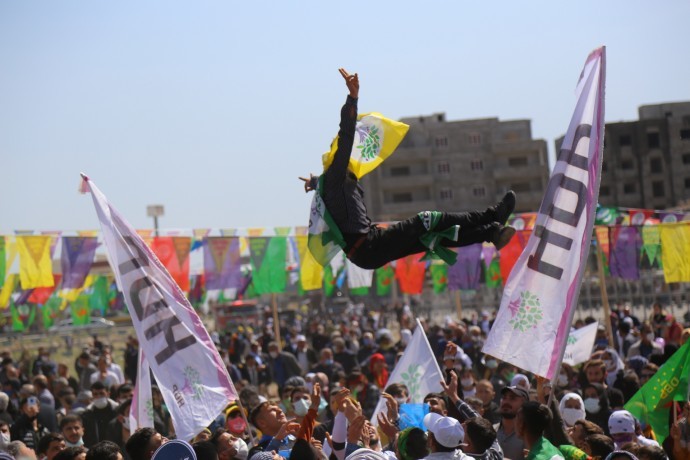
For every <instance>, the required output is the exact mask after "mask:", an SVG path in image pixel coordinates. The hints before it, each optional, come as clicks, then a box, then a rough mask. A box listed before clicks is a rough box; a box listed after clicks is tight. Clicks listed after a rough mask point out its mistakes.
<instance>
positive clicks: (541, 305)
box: [482, 47, 606, 379]
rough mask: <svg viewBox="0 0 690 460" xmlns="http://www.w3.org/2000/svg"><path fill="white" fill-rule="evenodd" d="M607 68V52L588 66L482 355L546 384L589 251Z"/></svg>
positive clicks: (599, 53)
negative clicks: (548, 177) (497, 360)
mask: <svg viewBox="0 0 690 460" xmlns="http://www.w3.org/2000/svg"><path fill="white" fill-rule="evenodd" d="M605 68H606V59H605V49H604V48H603V47H602V48H599V49H596V50H594V51H593V52H592V53H591V54H590V55H589V57H588V58H587V61H586V62H585V67H584V69H583V70H582V74H581V75H580V80H579V82H578V84H577V90H576V94H577V104H576V106H575V112H574V113H573V117H572V118H571V120H570V126H569V127H568V131H567V132H566V135H565V138H564V139H563V144H562V145H561V149H560V152H559V153H558V159H557V161H556V165H555V167H554V169H553V172H552V173H551V178H550V179H549V183H548V185H547V188H546V194H545V195H544V199H543V200H542V202H541V206H540V208H539V213H538V214H537V220H536V225H535V227H534V231H533V232H532V235H531V236H530V238H529V241H528V242H527V246H526V247H525V249H524V251H523V252H522V254H521V255H520V258H519V259H518V260H517V262H516V263H515V266H514V267H513V270H512V271H511V272H510V276H508V280H507V282H506V285H505V288H504V289H503V298H502V300H501V307H500V309H499V311H498V315H497V317H496V321H495V322H494V325H493V327H492V328H491V331H490V332H489V336H488V337H487V339H486V343H485V345H484V348H483V349H482V351H483V352H484V353H486V354H488V355H491V356H494V357H496V358H498V359H500V360H501V361H506V362H508V363H510V364H513V365H515V366H517V367H519V368H521V369H525V370H527V371H530V372H532V373H534V374H536V375H540V376H542V377H546V378H548V379H552V378H553V377H554V374H555V372H556V369H557V368H558V366H559V365H560V361H561V359H562V357H563V352H564V351H565V344H566V340H567V338H568V332H569V331H570V325H571V324H572V319H573V315H574V314H575V308H576V307H577V300H578V296H579V293H580V285H581V284H582V275H583V273H584V269H585V266H586V263H587V256H588V254H589V247H590V245H591V243H590V241H591V238H592V227H593V225H594V215H595V212H596V206H597V197H598V195H599V182H600V179H601V162H602V156H603V149H604V81H605ZM518 199H519V197H518Z"/></svg>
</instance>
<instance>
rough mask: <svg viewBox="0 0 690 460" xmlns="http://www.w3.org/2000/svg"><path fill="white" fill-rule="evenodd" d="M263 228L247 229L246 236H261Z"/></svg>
mask: <svg viewBox="0 0 690 460" xmlns="http://www.w3.org/2000/svg"><path fill="white" fill-rule="evenodd" d="M264 230H265V229H264V228H250V229H247V234H248V235H249V236H251V237H255V236H261V235H263V234H264Z"/></svg>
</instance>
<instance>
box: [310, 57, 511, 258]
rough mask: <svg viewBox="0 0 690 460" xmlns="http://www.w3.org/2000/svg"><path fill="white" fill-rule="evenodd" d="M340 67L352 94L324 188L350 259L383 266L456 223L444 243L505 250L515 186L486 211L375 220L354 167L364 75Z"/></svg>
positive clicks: (313, 186) (315, 181)
mask: <svg viewBox="0 0 690 460" xmlns="http://www.w3.org/2000/svg"><path fill="white" fill-rule="evenodd" d="M339 70H340V74H341V75H342V76H343V78H344V79H345V83H346V84H347V89H348V90H349V92H350V94H349V95H348V96H347V100H346V102H345V105H344V106H343V108H342V109H341V111H340V130H339V131H338V144H337V150H336V152H335V156H334V158H333V162H332V163H331V165H330V167H328V169H326V171H325V172H324V173H323V177H322V184H321V188H320V190H319V191H320V193H321V198H322V199H323V202H324V204H325V206H326V209H327V210H328V212H329V213H330V215H331V217H332V219H333V222H334V223H335V224H336V225H337V227H338V229H339V230H340V233H342V236H343V240H344V243H343V244H342V246H343V248H342V249H343V251H344V252H345V254H346V256H347V258H348V259H349V260H350V261H351V262H352V263H354V264H355V265H357V266H359V267H361V268H365V269H374V268H379V267H381V266H383V265H385V264H386V263H388V262H390V261H393V260H397V259H400V258H403V257H406V256H408V255H410V254H417V253H420V252H425V251H427V250H428V249H433V248H431V247H430V246H429V245H428V244H427V245H425V244H424V243H423V242H422V239H423V238H424V236H425V235H429V234H431V233H435V234H439V233H440V232H443V231H444V230H447V229H449V228H450V227H453V226H459V231H458V233H457V241H453V240H452V239H447V238H442V239H440V240H439V241H440V244H441V245H442V246H445V247H458V246H467V245H470V244H474V243H481V242H483V241H489V242H491V243H493V244H494V246H496V249H501V248H503V247H504V246H505V245H506V244H508V242H509V241H510V239H511V238H512V237H513V235H514V234H515V229H514V228H513V227H510V226H506V225H505V224H506V221H507V220H508V217H509V216H510V214H511V213H512V212H513V209H514V208H515V193H514V192H513V191H512V190H511V191H509V192H508V193H506V194H505V196H504V197H503V199H502V200H501V201H500V202H498V203H497V204H496V205H495V206H492V207H490V208H488V209H486V210H485V211H483V212H481V211H470V212H460V213H458V212H440V211H424V212H420V213H419V214H418V215H416V216H414V217H412V218H410V219H407V220H404V221H401V222H398V223H396V224H394V225H391V226H389V227H387V228H379V227H378V226H376V225H375V224H372V223H371V220H370V219H369V216H368V215H367V208H366V206H365V204H364V190H363V189H362V186H361V185H360V184H359V181H358V180H357V177H356V176H355V175H354V174H353V173H352V172H351V171H349V170H348V164H349V162H350V155H351V153H352V146H353V144H354V137H355V126H356V123H357V98H358V97H359V77H358V75H357V74H354V75H350V74H348V73H347V72H346V71H345V69H339ZM300 179H301V180H303V181H304V191H305V192H310V191H312V190H316V189H317V187H318V182H319V177H317V176H314V175H310V177H309V178H304V177H300ZM317 193H318V192H317Z"/></svg>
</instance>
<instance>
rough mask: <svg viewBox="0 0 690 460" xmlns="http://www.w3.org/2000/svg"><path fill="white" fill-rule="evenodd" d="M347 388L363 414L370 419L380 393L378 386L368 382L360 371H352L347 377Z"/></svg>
mask: <svg viewBox="0 0 690 460" xmlns="http://www.w3.org/2000/svg"><path fill="white" fill-rule="evenodd" d="M347 388H349V389H350V391H351V392H352V397H354V398H355V399H356V400H357V402H358V403H359V404H360V405H361V407H362V413H363V414H364V416H365V417H366V418H367V419H371V417H372V415H373V414H374V411H375V410H376V405H377V404H378V402H379V396H380V395H381V392H380V390H379V387H378V386H376V385H374V384H373V383H370V382H369V380H368V379H367V377H366V376H365V375H364V374H362V373H361V372H360V371H354V372H353V373H352V374H350V375H349V376H348V378H347Z"/></svg>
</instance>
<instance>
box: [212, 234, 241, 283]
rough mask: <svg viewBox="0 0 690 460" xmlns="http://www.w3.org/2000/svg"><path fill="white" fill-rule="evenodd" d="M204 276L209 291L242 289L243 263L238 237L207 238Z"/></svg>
mask: <svg viewBox="0 0 690 460" xmlns="http://www.w3.org/2000/svg"><path fill="white" fill-rule="evenodd" d="M204 276H205V277H206V289H207V290H214V289H232V288H236V289H238V288H240V287H241V285H242V263H241V261H240V239H239V238H238V237H210V238H206V244H204Z"/></svg>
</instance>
